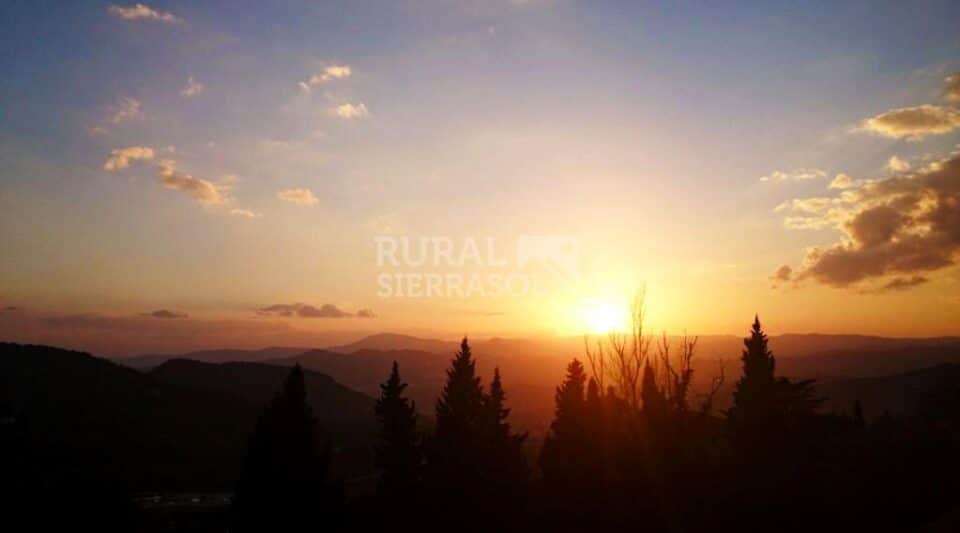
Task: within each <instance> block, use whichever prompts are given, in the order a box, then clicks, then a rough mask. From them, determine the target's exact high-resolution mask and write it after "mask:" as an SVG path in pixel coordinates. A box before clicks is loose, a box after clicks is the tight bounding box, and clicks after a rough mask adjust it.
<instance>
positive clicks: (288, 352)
mask: <svg viewBox="0 0 960 533" xmlns="http://www.w3.org/2000/svg"><path fill="white" fill-rule="evenodd" d="M309 349H310V348H296V347H286V346H272V347H269V348H263V349H260V350H230V349H224V350H202V351H197V352H187V353H184V354H151V355H138V356H135V357H126V358H121V359H114V361H115V362H117V363H120V364H122V365H124V366H128V367H130V368H135V369H137V370H149V369H151V368H155V367H157V366H160V365H161V364H163V363H165V362H167V361H169V360H171V359H191V360H193V361H203V362H205V363H228V362H258V361H267V360H270V359H278V358H281V357H290V356H292V355H296V354H298V353H303V352H305V351H307V350H309Z"/></svg>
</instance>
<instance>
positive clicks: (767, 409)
mask: <svg viewBox="0 0 960 533" xmlns="http://www.w3.org/2000/svg"><path fill="white" fill-rule="evenodd" d="M743 345H744V350H743V355H742V356H741V361H742V362H743V375H742V376H741V377H740V379H739V380H738V381H737V384H736V386H735V388H734V390H733V407H732V408H731V409H730V410H729V411H728V413H727V416H728V420H729V422H730V423H731V424H732V426H733V427H734V431H736V432H737V433H739V434H740V437H750V436H751V435H750V434H752V433H755V432H758V431H762V430H763V428H764V427H767V428H769V427H770V425H771V424H772V423H773V422H774V418H775V417H776V416H777V415H778V412H777V411H778V410H779V409H778V405H777V403H778V402H777V400H778V394H777V390H776V389H777V386H776V385H777V383H776V379H775V377H774V372H775V369H776V364H777V363H776V359H775V358H774V356H773V353H772V352H771V351H770V349H769V348H768V347H767V336H766V334H764V333H763V329H762V328H761V327H760V317H759V316H756V317H754V321H753V327H752V329H751V332H750V337H749V338H747V339H744V341H743Z"/></svg>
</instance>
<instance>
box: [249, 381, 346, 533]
mask: <svg viewBox="0 0 960 533" xmlns="http://www.w3.org/2000/svg"><path fill="white" fill-rule="evenodd" d="M329 470H330V446H329V444H327V445H325V446H322V447H321V446H320V445H319V435H318V427H317V421H316V418H314V415H313V411H312V410H311V408H310V406H309V405H308V404H307V401H306V386H305V383H304V374H303V369H302V368H300V365H296V366H295V367H294V368H293V369H292V370H291V371H290V373H289V375H288V376H287V378H286V380H285V381H284V383H283V386H282V388H281V389H280V391H279V392H278V393H277V395H276V396H275V397H274V399H273V401H271V402H270V404H269V405H268V406H267V408H266V409H265V410H264V412H263V413H262V414H261V415H260V418H259V419H258V420H257V423H256V426H255V428H254V430H253V434H252V435H251V437H250V442H249V448H248V453H247V459H246V465H245V472H244V475H243V478H242V479H241V481H240V482H239V484H238V486H237V490H236V493H235V495H234V501H233V507H232V521H233V527H232V530H233V531H240V532H244V531H255V532H259V531H290V530H293V529H295V528H296V529H299V528H302V527H304V526H305V525H307V524H325V525H329V524H331V523H333V522H335V521H336V519H337V516H336V511H337V510H338V508H339V505H338V504H339V499H340V498H339V494H338V491H337V490H335V488H334V486H333V484H332V483H331V482H330V480H329Z"/></svg>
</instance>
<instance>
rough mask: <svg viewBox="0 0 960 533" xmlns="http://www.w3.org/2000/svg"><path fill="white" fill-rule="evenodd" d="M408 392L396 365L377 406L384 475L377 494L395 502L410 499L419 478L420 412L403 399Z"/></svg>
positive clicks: (379, 458)
mask: <svg viewBox="0 0 960 533" xmlns="http://www.w3.org/2000/svg"><path fill="white" fill-rule="evenodd" d="M406 388H407V384H406V383H404V382H403V381H402V380H401V379H400V370H399V367H398V365H397V362H396V361H394V362H393V369H392V370H391V371H390V377H389V378H388V379H387V381H386V382H384V383H383V384H381V385H380V398H378V399H377V403H376V405H375V406H374V411H375V413H376V415H377V419H378V420H379V421H380V444H379V445H378V446H377V449H376V464H377V468H379V469H380V472H381V474H380V484H379V487H378V491H379V492H380V494H381V495H382V496H385V497H387V498H389V499H393V500H397V499H404V498H406V497H407V496H409V495H410V494H411V492H412V491H413V489H414V488H415V487H416V485H417V483H418V481H419V478H420V443H419V438H418V436H417V410H416V405H415V404H414V403H413V402H411V401H410V400H409V399H407V398H406V397H405V396H404V395H403V393H404V390H405V389H406Z"/></svg>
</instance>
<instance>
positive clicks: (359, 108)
mask: <svg viewBox="0 0 960 533" xmlns="http://www.w3.org/2000/svg"><path fill="white" fill-rule="evenodd" d="M330 112H331V113H333V114H334V115H336V116H338V117H340V118H345V119H353V118H366V117H369V116H370V110H368V109H367V106H366V105H364V104H362V103H360V104H357V105H353V104H351V103H349V102H347V103H346V104H341V105H338V106H336V107H334V108H332V109H331V110H330Z"/></svg>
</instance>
